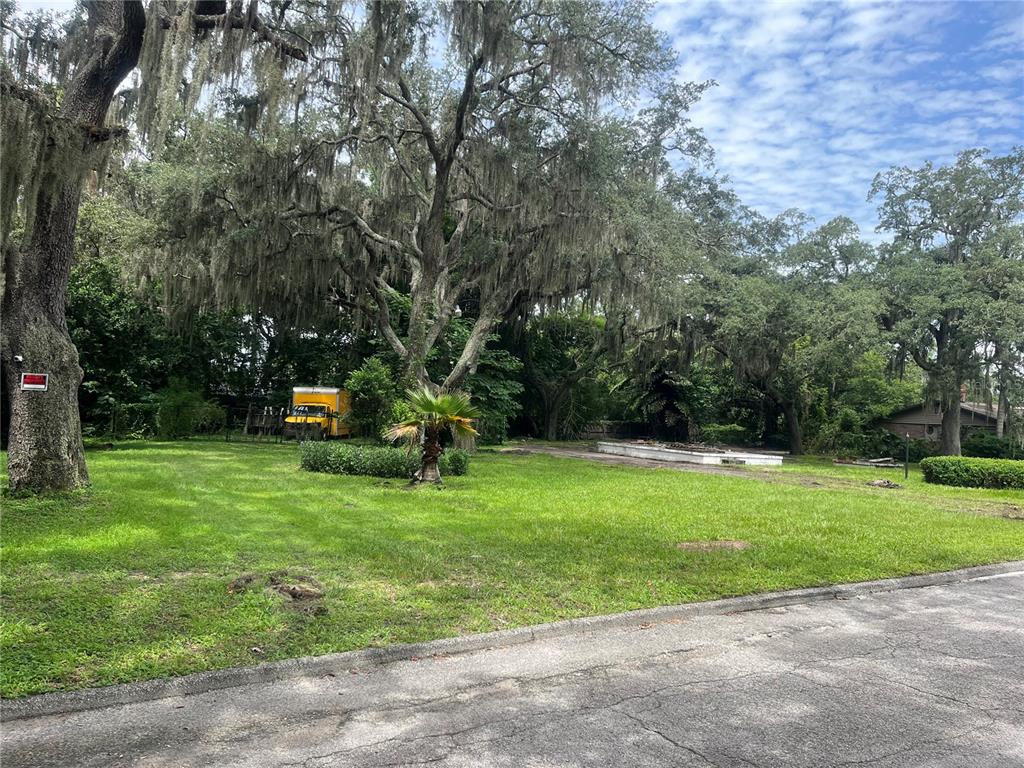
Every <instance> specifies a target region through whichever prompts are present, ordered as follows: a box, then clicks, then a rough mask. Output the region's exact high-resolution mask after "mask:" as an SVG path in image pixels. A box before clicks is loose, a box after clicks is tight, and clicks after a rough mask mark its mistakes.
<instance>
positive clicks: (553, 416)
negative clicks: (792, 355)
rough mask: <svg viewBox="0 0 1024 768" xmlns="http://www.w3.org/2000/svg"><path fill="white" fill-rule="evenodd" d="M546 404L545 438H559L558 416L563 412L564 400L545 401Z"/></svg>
mask: <svg viewBox="0 0 1024 768" xmlns="http://www.w3.org/2000/svg"><path fill="white" fill-rule="evenodd" d="M545 405H546V406H547V407H546V408H545V409H544V439H545V440H557V439H558V417H559V416H561V413H562V401H561V399H555V400H554V401H553V402H548V403H545Z"/></svg>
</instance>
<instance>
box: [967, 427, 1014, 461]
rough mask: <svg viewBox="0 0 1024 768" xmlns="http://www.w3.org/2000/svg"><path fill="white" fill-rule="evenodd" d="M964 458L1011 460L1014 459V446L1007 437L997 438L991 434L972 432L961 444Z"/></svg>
mask: <svg viewBox="0 0 1024 768" xmlns="http://www.w3.org/2000/svg"><path fill="white" fill-rule="evenodd" d="M960 450H961V451H963V454H964V456H976V457H979V458H986V459H1009V458H1012V457H1013V445H1012V444H1011V443H1010V441H1009V439H1007V438H1005V437H996V436H995V435H994V434H992V433H991V432H971V433H970V434H969V435H967V437H965V438H964V441H963V442H962V443H961V444H960Z"/></svg>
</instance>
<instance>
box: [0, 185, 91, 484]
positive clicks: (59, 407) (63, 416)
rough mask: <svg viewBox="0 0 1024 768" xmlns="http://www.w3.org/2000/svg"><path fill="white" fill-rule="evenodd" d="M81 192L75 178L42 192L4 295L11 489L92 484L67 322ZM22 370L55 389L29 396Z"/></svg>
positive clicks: (79, 374) (78, 373) (76, 367)
mask: <svg viewBox="0 0 1024 768" xmlns="http://www.w3.org/2000/svg"><path fill="white" fill-rule="evenodd" d="M44 183H46V181H45V180H44ZM79 190H80V179H74V180H72V181H70V182H69V183H66V184H64V185H62V186H61V188H60V189H59V190H58V191H57V192H56V193H55V194H54V193H52V192H51V193H50V194H40V200H39V202H38V203H37V205H39V204H44V205H46V209H47V210H45V211H41V212H39V215H38V216H37V220H36V229H35V231H34V233H33V236H32V240H31V242H29V243H28V244H27V246H23V250H22V251H21V253H20V254H18V256H17V257H16V261H15V264H14V265H13V266H14V269H13V270H12V277H13V279H12V280H11V283H10V284H9V285H8V286H7V291H6V294H5V296H4V302H3V325H4V344H3V350H4V352H3V363H4V374H5V376H6V380H7V391H8V393H9V397H10V402H9V407H10V419H11V421H10V432H9V438H8V447H9V454H8V462H7V470H8V474H9V477H10V483H11V489H12V490H68V489H72V488H78V487H81V486H83V485H86V484H87V483H88V482H89V475H88V472H87V471H86V468H85V457H84V453H83V447H82V428H81V421H80V420H79V415H78V385H79V384H81V382H82V369H81V368H80V367H79V365H78V352H77V350H76V349H75V346H74V344H72V343H71V337H70V336H69V335H68V328H67V322H66V320H65V301H66V297H67V281H68V275H69V272H70V269H71V262H72V258H73V242H74V222H75V221H76V219H77V216H78V203H79V197H80V191H79ZM22 373H46V374H49V388H48V389H47V390H46V391H45V392H40V391H26V392H23V391H22V390H21V374H22Z"/></svg>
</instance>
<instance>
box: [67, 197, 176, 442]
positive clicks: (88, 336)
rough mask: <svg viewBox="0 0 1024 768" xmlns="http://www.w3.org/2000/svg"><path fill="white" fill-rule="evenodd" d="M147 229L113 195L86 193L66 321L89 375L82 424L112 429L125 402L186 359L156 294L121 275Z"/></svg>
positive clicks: (160, 382)
mask: <svg viewBox="0 0 1024 768" xmlns="http://www.w3.org/2000/svg"><path fill="white" fill-rule="evenodd" d="M148 226H149V225H148V223H147V222H146V221H145V220H144V219H143V218H142V217H141V216H139V215H138V214H135V213H133V212H132V211H130V210H128V209H127V208H125V207H124V206H121V205H119V204H118V203H117V202H116V201H115V200H114V199H113V198H111V197H99V198H98V197H91V196H87V197H85V199H84V200H83V202H82V206H81V208H80V211H79V219H78V231H77V242H76V248H77V253H78V259H77V261H76V263H75V266H74V267H73V268H72V271H71V279H70V283H69V286H68V299H67V302H68V303H67V322H68V332H69V333H70V334H71V340H72V341H73V342H74V344H75V347H76V348H77V349H78V355H79V360H80V364H81V366H82V369H83V373H84V377H83V379H82V386H81V389H80V390H79V409H80V412H81V415H82V420H83V421H84V422H86V423H87V424H91V425H93V426H94V427H95V428H96V429H97V431H99V430H104V429H108V428H109V427H110V425H111V424H112V421H113V420H114V417H115V410H116V409H117V408H118V407H119V405H121V404H128V403H138V402H142V401H145V400H147V399H149V398H150V397H151V396H152V394H153V393H154V392H155V391H156V390H157V389H159V388H160V387H163V386H164V385H165V384H166V382H167V376H168V372H169V371H170V370H171V369H172V367H173V366H174V365H175V362H176V361H177V360H178V359H179V358H180V352H179V348H180V344H179V343H178V342H177V340H176V339H174V338H173V337H172V336H171V334H169V333H168V331H167V328H166V326H165V323H164V319H163V317H162V316H161V315H160V312H159V311H158V310H157V309H156V308H155V302H153V301H151V299H152V296H151V295H147V294H145V293H139V292H136V291H133V290H132V289H130V288H129V287H128V286H127V285H126V283H125V281H124V279H123V276H122V272H123V271H124V268H125V264H126V262H127V260H128V259H129V258H130V256H131V252H132V250H133V249H134V248H136V247H137V244H138V238H139V236H140V233H142V232H145V231H146V229H147V227H148Z"/></svg>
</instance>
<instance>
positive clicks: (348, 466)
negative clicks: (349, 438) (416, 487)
mask: <svg viewBox="0 0 1024 768" xmlns="http://www.w3.org/2000/svg"><path fill="white" fill-rule="evenodd" d="M438 465H439V467H440V470H441V473H442V474H444V475H464V474H466V472H468V471H469V454H468V453H467V452H466V451H463V450H461V449H459V448H449V449H448V450H446V451H444V452H443V453H442V454H441V457H440V459H438ZM299 466H300V467H301V468H302V469H304V470H306V471H308V472H326V473H328V474H333V475H370V476H372V477H398V478H406V479H408V478H411V477H412V476H413V474H415V472H416V471H417V470H418V469H419V468H420V460H419V457H418V456H416V454H414V453H412V452H411V451H408V450H405V449H403V448H395V447H391V446H369V445H351V444H348V443H335V442H329V441H307V442H304V443H302V444H301V445H300V446H299Z"/></svg>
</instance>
